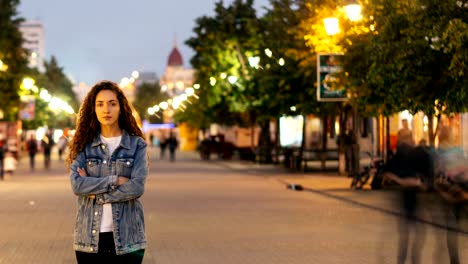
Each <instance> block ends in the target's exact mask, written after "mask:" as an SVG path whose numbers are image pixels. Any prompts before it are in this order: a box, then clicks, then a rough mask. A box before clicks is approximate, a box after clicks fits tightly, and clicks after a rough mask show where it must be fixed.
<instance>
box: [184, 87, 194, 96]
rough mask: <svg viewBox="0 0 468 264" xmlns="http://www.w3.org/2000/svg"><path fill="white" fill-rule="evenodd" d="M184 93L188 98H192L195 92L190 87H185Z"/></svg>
mask: <svg viewBox="0 0 468 264" xmlns="http://www.w3.org/2000/svg"><path fill="white" fill-rule="evenodd" d="M185 93H186V94H187V95H188V96H192V95H193V94H195V90H194V89H193V88H192V87H187V88H185Z"/></svg>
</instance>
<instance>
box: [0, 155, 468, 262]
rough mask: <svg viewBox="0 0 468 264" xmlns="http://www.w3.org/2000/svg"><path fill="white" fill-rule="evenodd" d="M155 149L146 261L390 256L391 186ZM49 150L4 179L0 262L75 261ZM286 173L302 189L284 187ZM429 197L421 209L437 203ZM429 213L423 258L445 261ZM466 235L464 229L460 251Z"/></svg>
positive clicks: (62, 185)
mask: <svg viewBox="0 0 468 264" xmlns="http://www.w3.org/2000/svg"><path fill="white" fill-rule="evenodd" d="M155 153H156V151H155V150H152V151H151V152H150V157H151V163H150V175H149V177H148V181H147V185H146V192H145V194H144V196H143V197H142V202H143V204H144V208H145V218H146V226H147V235H148V241H149V247H148V249H147V251H146V254H145V260H144V263H145V264H148V263H158V264H159V263H161V264H166V263H171V264H172V263H174V264H186V263H187V264H192V263H193V264H198V263H200V264H202V263H203V264H207V263H208V264H211V263H226V264H230V263H232V264H244V263H245V264H250V263H252V264H254V263H262V264H263V263H265V264H267V263H268V264H270V263H272V264H274V263H281V264H284V263H291V264H295V263H300V264H303V263H396V248H397V239H398V232H397V228H396V223H397V220H398V219H399V218H400V216H399V209H398V207H397V206H395V201H397V196H396V193H395V192H394V191H370V190H363V191H351V190H350V189H349V182H350V180H349V179H348V178H345V177H343V176H337V175H334V174H317V173H314V174H302V173H290V172H288V171H285V170H283V169H281V168H280V167H275V166H271V165H255V164H249V163H244V162H238V161H229V162H224V161H201V160H199V158H198V157H197V156H196V155H195V154H194V153H178V160H177V161H176V162H175V163H171V162H169V161H166V160H162V161H161V160H159V159H158V157H157V155H156V154H155ZM54 158H55V159H54V160H53V162H52V168H51V169H50V170H48V171H46V170H44V169H43V167H42V166H41V165H42V163H41V162H42V161H41V157H38V164H37V170H36V171H35V172H34V173H31V172H29V169H28V168H27V160H26V159H23V160H21V161H20V163H19V168H18V170H17V171H16V172H15V174H14V175H12V176H11V177H9V178H8V179H7V180H5V181H3V182H0V264H10V263H21V264H23V263H25V264H29V263H31V264H32V263H34V264H36V263H37V264H41V263H44V264H48V263H75V259H74V252H73V249H72V239H73V238H72V229H73V221H74V217H75V210H76V204H75V197H74V195H73V194H72V192H71V188H70V184H69V179H68V175H67V173H66V170H65V167H64V165H63V162H61V161H58V160H56V157H54ZM291 183H294V184H300V185H302V186H303V187H305V190H304V191H292V190H290V189H287V188H286V185H287V184H291ZM426 200H427V199H426ZM429 200H430V199H429ZM431 201H432V202H431V203H430V205H429V206H427V207H426V208H425V209H427V210H428V211H436V209H437V203H436V202H434V201H433V200H431ZM431 215H433V214H427V213H424V214H421V220H422V222H419V225H420V226H422V227H425V229H426V239H425V241H419V242H420V243H423V245H424V251H423V262H422V263H448V261H447V256H446V255H447V254H446V251H447V250H446V248H444V247H445V245H444V243H443V241H444V239H445V235H444V234H445V230H444V229H442V228H440V227H439V226H438V225H437V221H432V220H433V219H435V218H434V217H430V216H431ZM434 223H435V224H434ZM462 224H463V226H464V227H466V226H467V225H466V221H465V222H463V223H462ZM465 230H468V229H465ZM467 239H468V238H467V235H465V234H460V236H459V240H460V252H461V255H462V257H461V259H462V260H465V259H468V248H467V247H466V246H467V245H468V244H467ZM439 244H440V245H441V246H436V245H439ZM436 253H441V255H442V256H440V257H435V256H437V254H436Z"/></svg>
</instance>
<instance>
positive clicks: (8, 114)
mask: <svg viewBox="0 0 468 264" xmlns="http://www.w3.org/2000/svg"><path fill="white" fill-rule="evenodd" d="M18 5H19V1H18V0H0V60H2V62H3V63H4V64H5V65H7V67H8V68H7V69H6V70H4V71H0V95H1V98H2V105H1V106H0V109H1V110H2V111H3V113H4V119H5V120H8V121H14V120H16V118H17V115H18V104H19V96H18V89H19V87H20V83H21V80H22V78H23V73H24V72H25V71H26V69H27V59H26V51H25V50H24V49H23V48H22V47H21V44H22V36H21V32H20V31H19V29H18V28H19V25H20V23H21V22H22V19H21V18H19V17H17V14H18V13H17V6H18Z"/></svg>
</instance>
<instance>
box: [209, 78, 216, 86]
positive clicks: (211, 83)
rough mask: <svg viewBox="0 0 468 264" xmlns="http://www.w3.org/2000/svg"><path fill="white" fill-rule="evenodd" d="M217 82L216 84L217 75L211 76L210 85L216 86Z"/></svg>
mask: <svg viewBox="0 0 468 264" xmlns="http://www.w3.org/2000/svg"><path fill="white" fill-rule="evenodd" d="M215 84H216V79H215V77H210V85H211V86H215Z"/></svg>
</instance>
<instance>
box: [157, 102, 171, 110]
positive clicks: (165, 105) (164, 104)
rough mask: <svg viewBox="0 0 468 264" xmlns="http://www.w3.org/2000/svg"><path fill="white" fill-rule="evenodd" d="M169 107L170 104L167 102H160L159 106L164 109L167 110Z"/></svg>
mask: <svg viewBox="0 0 468 264" xmlns="http://www.w3.org/2000/svg"><path fill="white" fill-rule="evenodd" d="M168 107H169V104H168V103H167V102H162V103H160V104H159V108H161V109H162V110H166V109H167V108H168Z"/></svg>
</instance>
